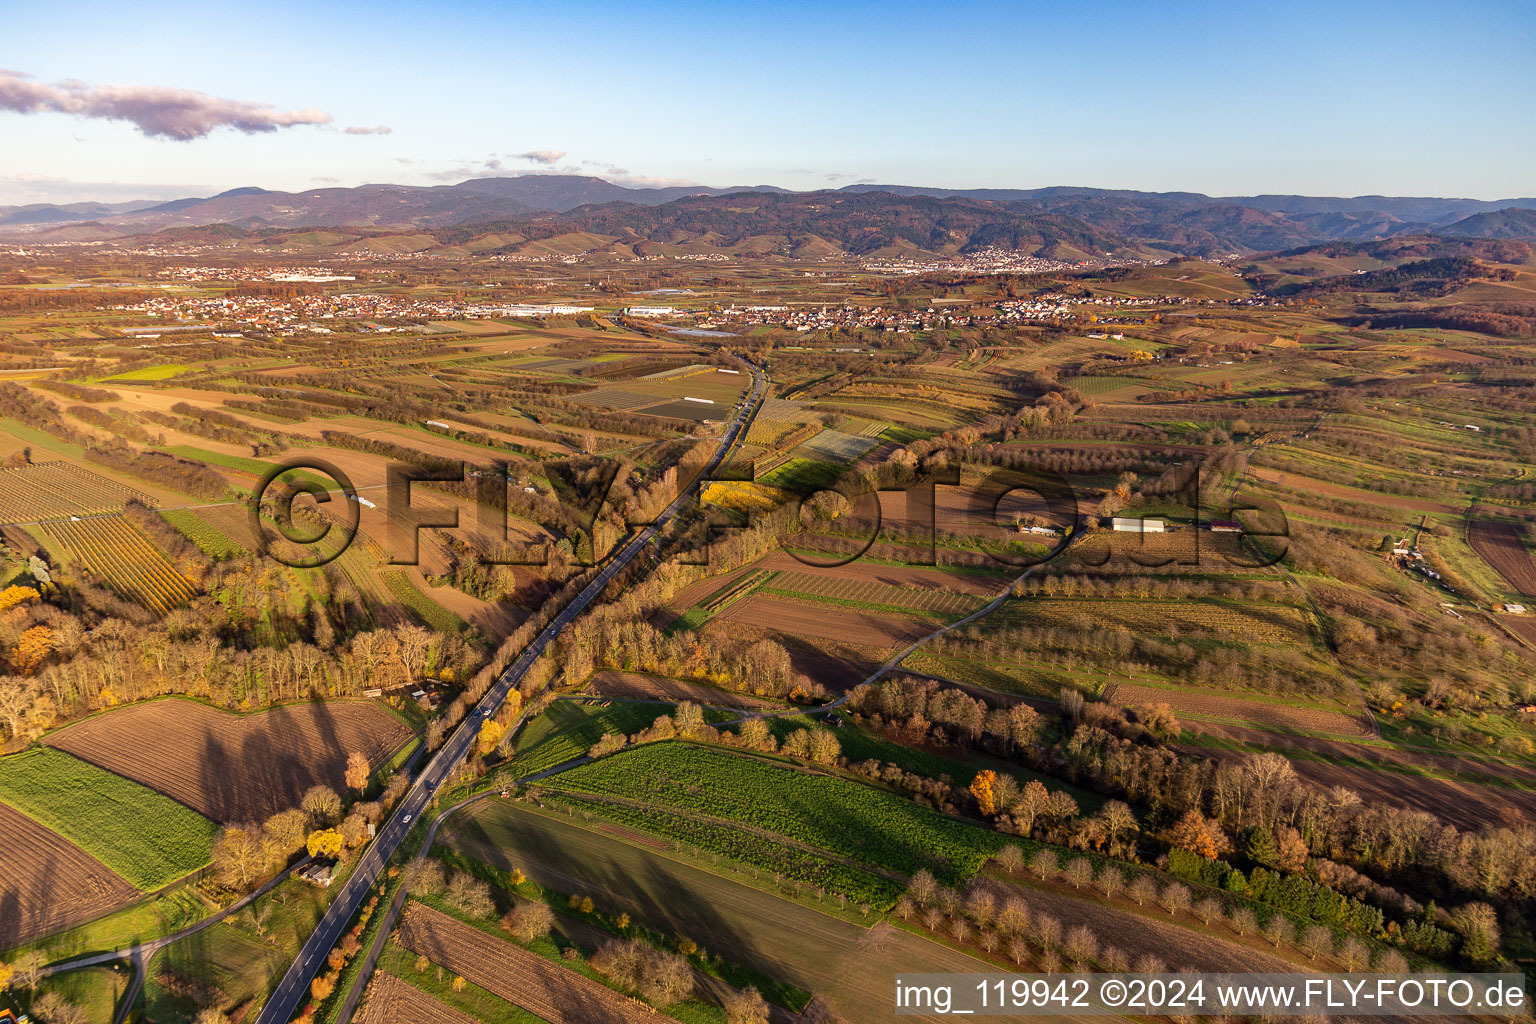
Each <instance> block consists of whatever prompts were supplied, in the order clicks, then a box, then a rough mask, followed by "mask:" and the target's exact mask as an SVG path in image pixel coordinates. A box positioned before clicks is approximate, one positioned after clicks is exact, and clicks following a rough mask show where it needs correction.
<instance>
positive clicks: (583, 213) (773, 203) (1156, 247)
mask: <svg viewBox="0 0 1536 1024" xmlns="http://www.w3.org/2000/svg"><path fill="white" fill-rule="evenodd" d="M731 197H737V198H736V199H732V198H731ZM727 200H728V201H727ZM741 200H750V201H745V202H744V201H741ZM214 224H228V225H232V226H234V227H235V228H238V229H241V230H250V231H258V232H259V231H263V230H268V229H281V228H304V227H335V228H341V227H345V228H352V229H370V230H399V231H402V232H409V231H422V230H426V231H435V230H441V229H449V228H461V227H465V226H470V225H477V224H481V225H487V226H488V230H489V226H490V225H499V226H501V227H504V228H505V229H506V230H507V231H508V232H509V233H510V234H515V235H519V236H523V237H525V238H526V237H528V236H531V235H539V236H542V237H553V236H558V235H560V234H569V233H582V232H585V233H591V234H596V235H601V236H603V237H606V238H611V239H612V240H613V241H612V243H611V244H616V245H621V246H633V245H640V246H642V247H644V246H646V245H652V246H654V245H695V246H700V245H702V246H706V247H708V246H716V247H723V248H732V247H735V248H743V249H744V250H748V251H789V252H798V251H806V252H809V251H824V246H832V247H834V248H838V249H842V250H843V251H846V252H849V253H854V254H866V253H877V252H900V251H923V252H937V253H944V252H966V251H974V250H976V249H979V248H986V247H995V248H1009V249H1018V250H1021V251H1026V252H1034V253H1037V254H1040V255H1051V256H1060V257H1062V258H1068V259H1071V258H1080V257H1082V256H1084V255H1085V254H1088V255H1100V254H1117V255H1131V254H1140V255H1192V256H1211V255H1225V254H1233V255H1240V254H1242V253H1245V252H1260V251H1273V250H1278V249H1287V248H1295V247H1297V246H1303V245H1307V244H1315V243H1321V242H1329V241H1344V240H1367V241H1368V240H1374V239H1382V238H1390V237H1395V236H1398V235H1408V234H1420V233H1441V232H1443V233H1444V234H1447V235H1451V236H1455V237H1497V238H1536V198H1530V199H1508V200H1498V201H1488V200H1474V199H1456V198H1432V197H1384V196H1355V197H1347V198H1346V197H1327V196H1300V195H1278V194H1276V195H1263V196H1252V197H1241V196H1239V197H1211V196H1207V195H1204V194H1202V193H1197V192H1142V191H1137V190H1132V189H1099V188H1091V187H1086V186H1051V187H1047V188H1039V189H945V188H937V187H928V186H905V185H876V184H868V183H866V184H859V185H850V186H845V187H843V188H840V189H828V190H821V191H810V192H796V191H792V190H789V189H783V188H779V187H777V186H772V185H753V186H739V187H732V188H717V187H709V186H699V185H673V186H656V187H651V186H639V187H631V186H628V185H622V184H618V183H616V182H612V181H608V180H607V179H604V178H600V177H596V176H590V175H559V174H529V175H519V176H515V177H485V178H470V179H466V180H465V181H461V182H457V183H454V184H446V185H431V186H421V185H398V184H390V183H378V184H369V185H359V186H355V187H340V186H336V187H327V188H318V189H309V190H306V191H303V192H280V191H271V190H267V189H263V188H259V187H256V186H244V187H240V188H235V189H230V190H227V191H225V192H221V193H219V194H218V195H214V196H209V197H206V198H199V197H187V198H185V199H176V200H171V201H169V202H157V203H150V202H147V201H140V202H129V203H117V204H105V203H77V204H67V205H55V204H36V205H33V206H26V207H0V233H3V234H5V235H6V236H8V237H12V238H28V237H30V238H36V239H39V240H110V239H114V238H124V237H132V236H136V235H143V234H151V233H155V232H160V231H165V230H167V229H173V228H193V227H201V226H206V225H214ZM1479 232H1494V234H1488V235H1484V234H1479ZM807 247H809V248H807Z"/></svg>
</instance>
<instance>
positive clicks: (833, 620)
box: [715, 595, 935, 647]
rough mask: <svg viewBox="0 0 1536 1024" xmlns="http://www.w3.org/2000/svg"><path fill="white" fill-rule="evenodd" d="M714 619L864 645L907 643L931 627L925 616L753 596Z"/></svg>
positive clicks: (892, 645)
mask: <svg viewBox="0 0 1536 1024" xmlns="http://www.w3.org/2000/svg"><path fill="white" fill-rule="evenodd" d="M715 622H735V623H741V624H742V625H744V626H752V627H756V628H759V629H766V630H771V631H773V632H776V633H789V634H792V635H794V636H804V637H813V638H815V639H818V640H840V641H842V642H844V643H849V644H859V645H862V646H867V647H894V646H897V645H899V644H908V643H911V642H912V641H913V640H916V639H917V638H918V637H920V636H926V635H927V634H929V633H931V632H933V630H934V629H935V625H934V623H933V622H932V621H930V620H928V619H918V618H910V617H908V616H905V615H882V614H877V613H874V612H860V611H854V610H853V609H851V608H838V607H835V606H831V605H824V604H800V603H798V602H795V601H781V600H776V599H773V598H766V597H758V596H756V595H753V596H751V597H746V598H743V599H741V600H740V601H737V602H736V603H735V604H733V605H731V606H730V607H729V608H727V609H726V610H725V611H723V612H721V613H720V614H719V615H717V616H715Z"/></svg>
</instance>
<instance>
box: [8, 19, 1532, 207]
mask: <svg viewBox="0 0 1536 1024" xmlns="http://www.w3.org/2000/svg"><path fill="white" fill-rule="evenodd" d="M0 23H3V25H4V29H3V31H0V69H4V70H3V71H0V204H22V203H37V202H73V201H78V200H84V199H94V200H105V201H120V200H127V199H138V198H150V199H164V198H174V197H180V196H186V195H209V194H213V193H215V192H219V191H223V190H225V189H228V188H234V187H239V186H246V185H257V186H261V187H264V188H271V189H281V190H285V191H303V190H306V189H311V188H319V187H328V186H334V185H347V186H350V185H358V184H363V183H368V182H397V183H401V184H410V185H433V184H444V183H449V182H454V181H461V180H463V179H465V178H468V177H474V176H487V175H498V174H521V173H551V172H555V173H583V174H595V175H598V176H600V177H605V178H608V179H610V180H613V181H618V182H620V183H622V184H691V183H699V184H707V185H715V186H729V185H754V184H773V185H781V186H785V187H788V188H796V189H817V188H836V187H841V186H843V185H847V184H851V183H855V182H879V183H894V184H910V185H933V186H944V187H953V188H1037V187H1043V186H1048V185H1085V186H1095V187H1102V188H1130V189H1144V190H1150V191H1175V190H1177V191H1192V192H1204V193H1207V194H1210V195H1253V194H1260V193H1300V194H1307V195H1363V194H1383V195H1421V196H1426V195H1427V196H1463V197H1470V198H1478V199H1500V198H1513V197H1522V196H1532V195H1536V118H1533V117H1532V116H1531V111H1532V109H1536V2H1532V0H1512V2H1503V0H1499V2H1495V0H1488V2H1479V0H1466V2H1459V3H1457V2H1446V3H1440V2H1422V0H1395V2H1391V3H1377V2H1373V0H1355V2H1339V0H1331V2H1327V3H1316V2H1310V0H1298V2H1292V3H1287V4H1249V3H1235V2H1232V0H1224V2H1221V3H1197V2H1190V3H1174V2H1162V3H1153V2H1151V0H1145V2H1133V0H1116V2H1109V0H1097V2H1096V0H1076V2H1060V3H1033V2H1024V0H1020V2H1014V3H971V2H964V0H957V2H951V3H940V4H936V3H925V4H917V3H911V4H909V3H903V2H890V0H887V2H882V3H838V2H835V0H822V2H807V3H801V2H775V0H757V2H750V3H746V2H734V0H674V2H670V3H649V2H645V0H633V2H629V3H592V2H583V0H562V2H556V3H517V2H498V3H489V2H466V0H434V2H432V3H420V2H410V3H396V2H393V0H379V2H375V3H371V4H368V5H353V4H347V3H330V4H325V5H317V4H313V3H305V4H281V3H263V2H260V0H250V2H247V3H245V4H241V5H233V4H229V5H220V4H208V3H200V4H196V5H193V4H189V3H182V2H180V0H160V2H157V3H156V4H153V5H141V4H123V3H120V2H114V3H110V4H104V3H94V2H80V3H71V2H68V0H63V2H60V3H56V4H25V5H23V4H20V3H18V2H16V0H0Z"/></svg>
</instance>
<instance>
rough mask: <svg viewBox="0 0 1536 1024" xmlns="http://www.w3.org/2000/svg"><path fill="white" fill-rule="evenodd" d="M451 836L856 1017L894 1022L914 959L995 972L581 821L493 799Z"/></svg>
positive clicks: (493, 859) (864, 1022) (497, 861)
mask: <svg viewBox="0 0 1536 1024" xmlns="http://www.w3.org/2000/svg"><path fill="white" fill-rule="evenodd" d="M450 842H451V843H452V845H453V846H454V847H455V848H456V849H459V850H461V851H462V852H465V853H467V854H469V855H470V856H472V857H475V858H476V859H480V860H484V861H487V862H488V863H491V864H494V865H496V866H497V867H500V868H502V869H503V870H510V869H511V868H513V867H521V868H523V869H524V870H525V871H526V873H527V874H528V876H529V877H530V878H531V879H532V880H533V881H535V882H536V883H538V884H539V885H542V886H545V887H547V888H550V889H553V890H555V891H557V892H582V893H587V894H590V895H592V896H593V897H594V898H596V899H597V901H598V903H599V904H600V905H603V906H606V907H612V908H614V909H617V910H624V911H626V912H628V913H630V914H631V915H632V916H633V917H634V918H635V919H636V920H638V921H642V922H644V923H645V924H646V925H648V926H650V927H652V928H656V929H659V930H661V931H663V932H665V933H668V934H674V935H687V936H689V937H690V938H692V939H694V940H695V941H697V942H699V944H700V945H701V946H703V947H704V948H706V949H710V950H713V951H718V952H720V953H721V954H722V955H723V956H725V957H727V958H729V959H731V960H734V961H735V962H737V963H740V964H742V965H743V966H746V967H749V968H751V969H754V970H756V971H758V972H760V973H762V974H766V975H769V976H771V977H774V978H777V979H779V980H780V981H783V982H786V983H788V984H792V985H795V986H797V987H799V988H801V989H803V990H805V991H810V992H816V993H819V994H820V995H821V997H822V999H824V1000H825V1001H826V1002H828V1003H829V1004H830V1006H831V1009H832V1010H833V1011H834V1013H835V1014H836V1015H837V1017H838V1018H840V1019H842V1020H846V1021H848V1022H850V1024H889V1022H890V1020H891V1017H890V1009H889V1005H890V1003H889V990H890V983H891V978H892V976H893V975H894V974H895V973H896V972H897V971H900V970H905V969H911V968H912V966H913V965H914V964H924V965H927V966H926V967H925V969H927V970H933V971H954V972H972V971H981V970H987V969H989V968H988V967H986V966H984V965H983V962H982V961H980V960H977V959H975V958H973V957H971V956H968V955H966V954H965V953H963V952H960V951H958V950H955V949H952V948H950V947H948V946H944V945H939V944H937V943H934V942H930V941H928V940H926V939H923V938H921V937H919V936H917V935H915V934H912V933H910V932H907V931H902V930H899V929H893V928H891V927H890V926H889V925H886V924H876V925H875V926H874V928H871V927H870V924H871V923H872V922H873V921H875V920H878V919H874V918H863V917H860V916H859V915H858V914H857V913H856V912H845V913H842V914H833V913H832V912H831V901H830V900H828V901H820V900H814V897H812V898H810V899H809V900H808V899H806V898H804V897H798V898H794V899H791V898H788V897H787V896H785V895H781V893H782V892H784V891H785V889H784V887H782V886H771V885H769V884H767V883H765V882H764V881H763V880H757V881H749V879H748V876H747V875H746V874H745V873H742V872H739V871H733V870H731V869H729V868H726V867H723V866H715V867H711V866H710V865H709V864H708V863H707V861H699V862H690V861H685V860H683V859H680V858H679V857H678V855H677V854H674V853H669V852H667V851H666V850H665V849H663V848H662V847H660V846H658V845H657V844H655V843H650V842H645V841H643V839H637V838H636V837H633V836H627V835H622V834H620V835H615V834H614V833H613V832H611V831H609V830H607V829H605V828H603V827H602V826H600V825H594V824H592V823H588V822H584V821H583V820H582V819H581V818H580V817H579V816H578V817H576V818H566V817H565V816H564V815H553V814H549V813H546V812H541V811H536V810H534V809H532V808H530V807H528V806H526V805H522V804H514V803H507V802H501V801H483V802H481V803H480V804H479V805H477V806H476V807H475V808H474V809H472V810H471V811H470V812H469V815H468V816H467V818H465V819H461V820H460V821H459V822H458V823H457V824H456V825H454V826H453V832H452V833H451V836H450ZM741 922H751V923H752V927H751V928H745V927H742V926H741ZM921 1019H927V1018H921Z"/></svg>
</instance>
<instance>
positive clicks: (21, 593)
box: [0, 586, 42, 612]
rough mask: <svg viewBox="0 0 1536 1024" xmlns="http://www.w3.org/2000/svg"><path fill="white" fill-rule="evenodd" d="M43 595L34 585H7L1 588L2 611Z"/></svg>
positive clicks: (0, 605) (0, 609) (0, 603)
mask: <svg viewBox="0 0 1536 1024" xmlns="http://www.w3.org/2000/svg"><path fill="white" fill-rule="evenodd" d="M41 597H42V595H41V594H39V593H38V592H37V591H36V590H34V589H33V588H32V587H23V586H10V587H6V588H5V589H4V590H0V612H8V611H10V610H11V609H12V608H15V607H16V606H17V605H19V604H25V603H26V602H28V601H36V600H38V599H39V598H41Z"/></svg>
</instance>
